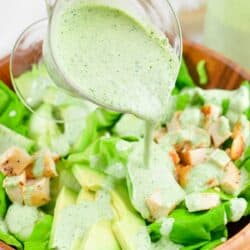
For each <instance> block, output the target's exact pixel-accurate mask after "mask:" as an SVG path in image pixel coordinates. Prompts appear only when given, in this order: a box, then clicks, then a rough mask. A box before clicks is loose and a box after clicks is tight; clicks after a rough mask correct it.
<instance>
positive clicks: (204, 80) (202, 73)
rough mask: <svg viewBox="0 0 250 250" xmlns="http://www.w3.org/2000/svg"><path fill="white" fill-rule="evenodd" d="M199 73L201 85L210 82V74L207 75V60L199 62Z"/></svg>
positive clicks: (197, 67)
mask: <svg viewBox="0 0 250 250" xmlns="http://www.w3.org/2000/svg"><path fill="white" fill-rule="evenodd" d="M196 69H197V73H198V75H199V83H200V84H201V85H205V84H207V82H208V75H207V70H206V61H205V60H201V61H199V62H198V64H197V66H196Z"/></svg>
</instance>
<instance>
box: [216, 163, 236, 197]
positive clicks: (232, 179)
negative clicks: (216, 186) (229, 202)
mask: <svg viewBox="0 0 250 250" xmlns="http://www.w3.org/2000/svg"><path fill="white" fill-rule="evenodd" d="M220 186H221V188H222V189H223V190H224V191H225V192H226V193H229V194H234V193H235V192H236V191H237V190H238V189H239V187H240V170H239V169H238V168H237V167H236V166H235V165H234V163H233V162H229V163H228V164H227V165H226V167H225V170H224V175H223V177H222V180H221V183H220Z"/></svg>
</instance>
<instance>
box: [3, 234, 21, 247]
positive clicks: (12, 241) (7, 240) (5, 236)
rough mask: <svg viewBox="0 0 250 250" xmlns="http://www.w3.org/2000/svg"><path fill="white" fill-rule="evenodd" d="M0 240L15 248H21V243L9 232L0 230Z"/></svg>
mask: <svg viewBox="0 0 250 250" xmlns="http://www.w3.org/2000/svg"><path fill="white" fill-rule="evenodd" d="M0 240H1V241H3V242H5V243H6V244H7V245H9V246H13V247H15V248H17V249H18V250H19V249H23V246H22V244H21V243H20V242H19V241H18V240H17V239H16V238H15V237H14V236H12V235H11V234H9V233H6V232H3V231H0Z"/></svg>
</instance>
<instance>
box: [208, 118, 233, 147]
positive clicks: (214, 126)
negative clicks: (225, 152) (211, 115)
mask: <svg viewBox="0 0 250 250" xmlns="http://www.w3.org/2000/svg"><path fill="white" fill-rule="evenodd" d="M208 132H209V134H210V136H211V137H212V140H213V143H214V146H215V147H219V146H220V145H222V144H223V143H224V142H225V141H226V140H227V139H228V138H230V136H231V135H232V133H231V131H230V125H229V120H228V119H227V118H226V117H224V116H221V117H219V118H218V119H217V120H216V121H213V122H212V123H211V124H210V125H209V127H208Z"/></svg>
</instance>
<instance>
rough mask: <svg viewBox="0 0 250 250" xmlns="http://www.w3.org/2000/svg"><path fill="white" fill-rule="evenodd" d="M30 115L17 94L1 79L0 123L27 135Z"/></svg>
mask: <svg viewBox="0 0 250 250" xmlns="http://www.w3.org/2000/svg"><path fill="white" fill-rule="evenodd" d="M29 116H30V112H29V111H28V110H27V108H26V107H25V106H24V105H23V104H22V102H21V101H20V100H19V98H18V97H17V96H16V94H15V93H14V92H13V91H12V90H10V89H9V88H8V87H7V86H6V85H5V84H4V83H3V82H2V81H0V124H2V125H5V126H6V127H8V128H10V129H12V130H14V131H16V132H18V133H20V134H23V135H26V134H27V130H28V129H27V122H28V119H29Z"/></svg>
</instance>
